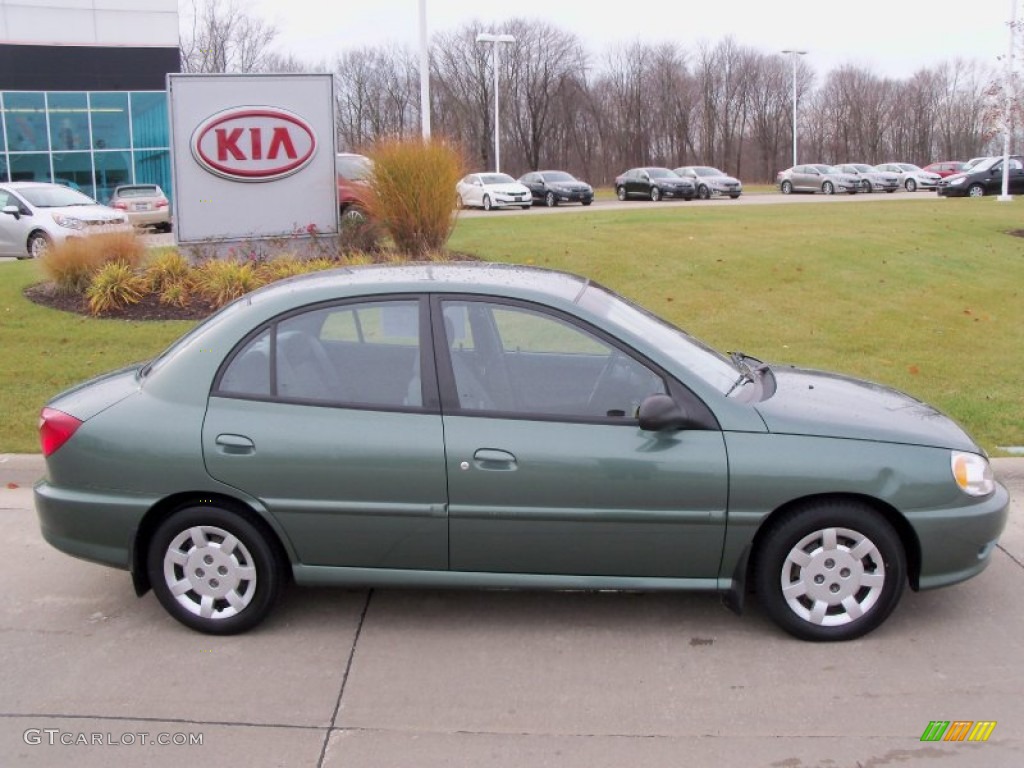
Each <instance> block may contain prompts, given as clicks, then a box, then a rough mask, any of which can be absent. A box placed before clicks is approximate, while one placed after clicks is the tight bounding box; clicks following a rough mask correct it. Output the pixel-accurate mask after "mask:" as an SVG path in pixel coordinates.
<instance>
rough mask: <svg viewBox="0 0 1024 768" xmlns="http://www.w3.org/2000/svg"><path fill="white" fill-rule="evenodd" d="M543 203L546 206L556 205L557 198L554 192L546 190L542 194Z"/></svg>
mask: <svg viewBox="0 0 1024 768" xmlns="http://www.w3.org/2000/svg"><path fill="white" fill-rule="evenodd" d="M544 205H546V206H547V207H548V208H554V207H555V206H556V205H558V198H557V197H555V193H554V192H548V193H547V194H546V195H544Z"/></svg>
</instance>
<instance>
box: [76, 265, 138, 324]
mask: <svg viewBox="0 0 1024 768" xmlns="http://www.w3.org/2000/svg"><path fill="white" fill-rule="evenodd" d="M145 293H146V281H145V279H144V278H143V277H142V276H141V275H139V274H137V272H136V271H135V269H134V268H133V267H132V266H131V265H130V264H128V263H127V262H125V261H110V262H107V263H106V264H104V265H103V266H102V267H100V268H99V269H98V270H97V271H96V272H95V273H94V274H93V275H92V280H91V282H90V283H89V287H88V288H86V290H85V297H86V298H87V299H88V300H89V311H90V312H92V313H93V314H94V315H99V314H102V313H103V312H109V311H111V310H114V309H121V308H122V307H125V306H127V305H129V304H137V303H138V302H139V300H140V299H141V298H142V297H143V296H144V295H145Z"/></svg>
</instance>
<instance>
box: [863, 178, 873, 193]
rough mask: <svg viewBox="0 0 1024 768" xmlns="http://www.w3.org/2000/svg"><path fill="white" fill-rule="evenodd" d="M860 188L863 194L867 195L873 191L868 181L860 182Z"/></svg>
mask: <svg viewBox="0 0 1024 768" xmlns="http://www.w3.org/2000/svg"><path fill="white" fill-rule="evenodd" d="M860 188H861V190H862V191H863V192H867V193H869V194H870V193H871V192H874V191H875V189H874V187H872V186H871V182H870V181H868V180H867V179H864V180H863V181H861V183H860Z"/></svg>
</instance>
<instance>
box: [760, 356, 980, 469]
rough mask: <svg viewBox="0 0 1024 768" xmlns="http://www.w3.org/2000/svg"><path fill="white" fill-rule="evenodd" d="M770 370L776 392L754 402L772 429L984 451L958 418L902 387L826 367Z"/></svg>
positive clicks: (798, 433) (782, 431)
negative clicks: (955, 419) (862, 378)
mask: <svg viewBox="0 0 1024 768" xmlns="http://www.w3.org/2000/svg"><path fill="white" fill-rule="evenodd" d="M772 372H773V373H774V374H775V381H776V391H775V394H773V395H772V396H771V397H770V398H768V399H767V400H765V401H763V402H760V403H757V404H756V405H755V408H756V409H757V411H758V413H759V414H760V415H761V418H762V419H763V420H764V423H765V426H766V427H767V428H768V430H769V431H770V432H775V433H780V434H797V435H813V436H817V437H837V438H846V439H852V440H875V441H883V442H890V443H905V444H911V445H926V446H931V447H935V448H948V449H950V450H962V451H972V452H974V453H983V452H982V450H981V449H980V448H979V447H978V445H977V444H976V443H975V442H974V441H973V440H972V439H971V438H970V437H969V436H968V435H967V433H966V432H964V431H963V429H962V428H961V427H960V426H959V425H958V424H957V423H956V422H954V421H953V420H952V419H950V418H949V417H948V416H946V415H944V414H943V413H941V412H940V411H938V410H936V409H935V408H933V407H932V406H930V405H928V404H927V403H923V402H921V401H920V400H917V399H915V398H913V397H911V396H910V395H907V394H904V393H903V392H899V391H897V390H895V389H891V388H889V387H884V386H882V385H880V384H875V383H872V382H869V381H863V380H861V379H855V378H852V377H849V376H843V375H841V374H836V373H828V372H825V371H812V370H807V369H802V368H786V367H778V368H777V367H774V366H773V367H772Z"/></svg>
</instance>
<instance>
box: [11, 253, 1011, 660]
mask: <svg viewBox="0 0 1024 768" xmlns="http://www.w3.org/2000/svg"><path fill="white" fill-rule="evenodd" d="M897 342H898V339H896V338H894V339H892V340H891V343H897ZM39 432H40V438H41V444H42V451H43V454H44V456H45V457H46V476H45V477H44V478H42V479H41V480H40V481H39V482H38V483H36V485H35V488H34V493H35V503H36V511H37V513H38V516H39V521H40V526H41V529H42V535H43V536H44V537H45V538H46V540H47V541H49V542H50V543H51V544H52V545H53V546H54V547H56V548H57V549H59V550H62V551H64V552H67V553H69V554H71V555H75V556H77V557H81V558H84V559H86V560H92V561H95V562H98V563H102V564H105V565H108V566H113V567H116V568H122V569H125V570H128V571H130V572H131V574H132V578H133V582H134V586H135V590H136V592H137V594H140V595H141V594H144V593H145V592H146V591H147V590H148V589H150V588H152V589H153V591H154V592H155V593H156V596H157V598H158V599H159V600H160V602H161V604H162V605H163V606H164V608H165V609H167V611H168V612H169V613H170V614H171V615H172V616H173V617H174V618H175V619H177V620H178V621H180V622H182V623H183V624H185V625H187V626H189V627H192V628H194V629H197V630H200V631H202V632H209V633H213V634H230V633H233V632H240V631H243V630H245V629H248V628H250V627H253V626H255V625H256V624H257V623H258V622H259V621H260V620H261V619H263V618H264V617H265V616H266V615H267V614H268V613H269V611H270V609H271V607H272V606H273V604H274V602H275V598H276V596H277V594H278V592H279V590H280V588H281V587H282V586H283V585H284V584H286V583H287V582H289V581H294V582H295V583H297V584H300V585H301V584H309V585H314V584H320V585H328V584H331V585H336V586H344V585H348V586H360V587H386V586H392V587H395V586H418V587H426V588H430V589H438V588H445V587H472V588H495V587H497V588H528V589H536V588H549V589H586V590H607V589H625V590H715V591H718V592H720V593H722V594H723V595H724V596H727V597H728V598H729V600H730V601H731V604H732V605H733V607H734V608H738V607H739V606H740V604H741V603H742V600H743V599H744V596H745V594H746V592H747V586H748V584H749V585H751V586H753V587H754V588H755V589H756V590H757V592H758V595H759V598H760V601H761V603H762V605H763V607H764V609H765V611H766V613H767V614H768V615H769V616H771V618H773V619H774V620H775V621H776V622H777V623H778V624H779V625H780V626H781V627H783V628H784V629H785V630H786V631H788V632H790V633H792V634H793V635H796V636H797V637H801V638H804V639H809V640H849V639H852V638H855V637H859V636H861V635H864V634H866V633H867V632H870V631H871V630H872V629H874V628H875V627H877V626H879V625H880V624H881V623H882V622H883V621H884V620H885V618H886V616H888V615H889V614H890V612H891V611H892V610H893V608H894V607H895V606H896V604H897V602H898V601H899V599H900V595H901V594H902V592H903V590H904V588H905V586H906V585H907V584H909V585H910V586H911V587H912V588H913V589H915V590H916V589H934V588H936V587H944V586H947V585H950V584H956V583H958V582H961V581H964V580H966V579H969V578H971V577H972V576H975V575H976V574H978V573H980V572H981V571H982V570H984V568H985V567H986V565H988V563H989V561H990V559H991V556H992V553H993V552H994V551H995V550H996V544H997V540H998V538H999V535H1000V533H1001V532H1002V530H1003V528H1004V526H1005V525H1006V518H1007V511H1008V508H1009V495H1008V493H1007V491H1006V489H1005V488H1004V487H1003V486H1002V485H1000V484H999V483H998V482H996V481H995V479H994V477H993V474H992V468H991V466H990V464H989V461H988V459H987V458H986V456H985V452H984V451H983V450H982V449H981V448H980V447H979V446H978V445H977V443H975V442H974V440H972V439H971V438H970V437H969V436H968V435H967V434H966V433H965V432H964V431H963V430H962V429H961V428H960V427H959V426H958V425H957V424H956V423H954V422H953V421H952V420H951V419H949V418H948V417H946V416H944V415H943V414H942V413H940V412H939V411H938V410H936V409H935V408H933V407H931V406H929V405H926V404H925V403H923V402H920V401H918V400H915V399H913V398H912V397H910V396H908V395H906V394H902V393H900V392H897V391H895V390H893V389H889V388H887V387H884V386H881V385H880V384H872V383H869V382H865V381H861V380H858V379H854V378H851V377H848V376H844V375H840V374H837V373H826V372H822V371H813V370H808V369H801V368H796V367H793V366H791V365H769V364H766V363H763V362H761V361H760V360H756V359H755V358H753V357H751V356H748V355H745V354H743V353H740V352H733V353H731V354H729V355H723V354H720V353H718V352H716V351H714V350H713V349H711V348H710V347H708V346H706V345H704V344H703V343H701V342H700V341H698V340H697V339H695V338H693V337H692V336H689V335H688V334H687V333H685V332H684V331H682V330H680V329H679V328H677V327H675V326H673V325H671V324H669V323H667V322H665V321H662V320H659V319H658V318H657V317H655V316H654V315H653V314H651V313H650V312H648V311H646V310H644V309H642V308H640V307H638V306H636V305H635V304H632V303H631V302H629V301H627V300H625V299H623V298H621V297H619V296H616V295H615V294H614V293H612V292H610V291H608V290H607V289H604V288H602V287H601V286H600V285H598V284H596V283H595V282H593V281H592V280H590V279H588V278H586V277H582V276H577V275H571V274H568V273H564V272H554V271H550V270H543V269H537V268H528V267H522V266H516V265H503V264H495V263H466V264H436V263H430V264H417V265H408V266H379V265H374V266H367V267H349V268H344V269H335V270H330V271H327V272H317V273H315V274H310V275H303V276H301V277H297V278H292V279H289V280H286V281H283V282H280V283H274V284H271V285H269V286H267V287H265V288H262V289H259V290H258V291H255V292H253V293H250V294H247V295H246V296H243V297H242V298H241V299H239V300H238V301H236V302H234V303H233V304H230V305H228V306H227V307H225V308H224V309H222V310H221V311H220V312H219V313H218V314H216V315H214V316H212V317H211V318H209V319H208V320H207V321H206V322H204V323H202V324H200V325H198V326H197V327H195V328H193V329H192V330H191V331H190V332H189V333H188V334H187V335H185V336H184V337H182V338H181V339H179V340H178V341H177V342H175V343H174V344H173V345H172V346H171V347H170V348H169V349H168V350H167V351H166V352H164V353H163V354H162V355H160V356H159V357H158V358H156V359H155V360H154V361H152V362H149V363H145V364H138V365H133V366H130V367H128V368H124V369H122V370H119V371H114V372H111V373H108V374H106V375H104V376H100V377H98V378H95V379H93V380H91V381H89V382H85V383H82V384H79V385H78V386H75V387H74V388H72V389H69V390H67V391H66V392H64V393H63V394H60V395H57V396H56V397H54V398H53V399H51V400H50V401H49V402H48V403H47V404H46V406H45V407H44V408H43V410H42V413H41V418H40V422H39ZM13 545H14V546H17V542H14V543H13ZM44 565H45V566H46V567H51V566H50V564H41V565H40V567H43V566H44ZM54 565H55V564H54ZM83 574H84V572H83ZM95 581H96V583H97V584H102V588H104V589H108V588H109V584H110V583H109V582H108V581H107V580H95ZM960 597H961V598H964V599H967V598H969V597H970V594H964V595H961V596H960ZM106 599H107V600H117V599H119V598H116V597H110V596H109V595H108V596H107V597H106ZM928 605H930V606H935V605H936V603H934V602H932V603H929V604H928ZM916 609H917V617H916V618H917V619H922V618H923V619H925V620H926V621H924V622H923V625H924V626H923V627H922V628H921V633H922V635H921V636H922V637H923V636H925V635H926V634H927V632H928V626H930V625H931V624H933V623H934V622H935V621H963V622H964V623H965V624H966V623H967V621H968V620H969V616H967V617H964V616H962V615H961V616H960V617H959V618H957V611H956V610H954V609H950V610H945V611H941V612H940V615H939V616H938V617H936V616H932V615H927V616H926V615H924V614H926V613H927V611H928V610H930V609H928V608H927V606H922V605H921V604H918V605H917V606H916ZM124 610H128V609H127V608H125V609H124ZM907 621H908V625H909V622H912V621H913V619H908V620H907ZM286 623H287V622H286ZM278 629H279V630H285V629H287V627H278ZM965 629H968V628H967V627H966V626H965ZM452 631H458V630H457V629H453V630H452ZM622 631H629V629H628V628H627V627H623V628H622ZM693 631H696V630H695V629H694V630H693ZM688 633H690V634H692V632H688ZM817 658H821V657H820V656H818V657H817Z"/></svg>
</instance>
